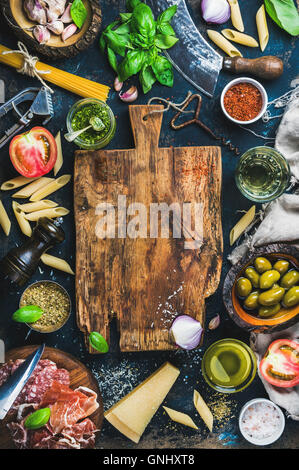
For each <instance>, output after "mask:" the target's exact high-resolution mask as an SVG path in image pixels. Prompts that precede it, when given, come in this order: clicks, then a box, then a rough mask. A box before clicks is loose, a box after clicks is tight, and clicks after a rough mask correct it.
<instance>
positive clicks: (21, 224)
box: [12, 201, 32, 237]
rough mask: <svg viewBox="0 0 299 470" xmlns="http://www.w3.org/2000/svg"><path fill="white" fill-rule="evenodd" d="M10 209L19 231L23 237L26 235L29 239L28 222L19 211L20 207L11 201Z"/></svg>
mask: <svg viewBox="0 0 299 470" xmlns="http://www.w3.org/2000/svg"><path fill="white" fill-rule="evenodd" d="M12 208H13V211H14V214H15V216H16V219H17V222H18V224H19V227H20V229H21V231H22V232H23V233H24V235H27V237H31V235H32V228H31V226H30V223H29V222H28V220H26V219H25V214H24V212H22V211H21V209H20V205H19V204H18V203H17V202H16V201H13V202H12Z"/></svg>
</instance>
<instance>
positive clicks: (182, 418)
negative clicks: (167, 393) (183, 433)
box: [163, 406, 198, 429]
mask: <svg viewBox="0 0 299 470" xmlns="http://www.w3.org/2000/svg"><path fill="white" fill-rule="evenodd" d="M163 408H164V410H165V411H166V413H167V414H168V416H169V417H170V419H172V421H175V422H176V423H180V424H184V425H185V426H189V428H193V429H198V427H197V426H196V424H195V423H194V421H193V419H192V418H190V416H189V415H186V413H181V412H180V411H176V410H173V409H172V408H167V406H163Z"/></svg>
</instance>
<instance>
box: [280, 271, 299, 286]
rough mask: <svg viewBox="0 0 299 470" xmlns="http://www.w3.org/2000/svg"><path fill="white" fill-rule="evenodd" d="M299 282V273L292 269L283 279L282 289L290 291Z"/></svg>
mask: <svg viewBox="0 0 299 470" xmlns="http://www.w3.org/2000/svg"><path fill="white" fill-rule="evenodd" d="M298 281H299V271H296V270H295V269H292V270H291V271H289V272H287V273H286V274H285V275H284V276H283V277H282V279H281V287H285V288H286V289H289V288H290V287H293V286H294V285H295V284H297V282H298Z"/></svg>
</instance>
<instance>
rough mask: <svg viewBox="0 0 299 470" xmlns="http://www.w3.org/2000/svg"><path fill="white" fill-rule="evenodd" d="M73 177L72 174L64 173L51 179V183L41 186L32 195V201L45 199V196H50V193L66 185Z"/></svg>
mask: <svg viewBox="0 0 299 470" xmlns="http://www.w3.org/2000/svg"><path fill="white" fill-rule="evenodd" d="M70 179H71V175H63V176H60V177H59V178H57V179H56V180H53V181H51V182H50V183H49V184H47V185H46V186H44V187H43V188H41V189H40V190H38V191H36V192H35V193H33V194H32V196H31V197H30V201H32V202H36V201H40V200H41V199H44V198H45V197H47V196H49V194H52V193H54V192H55V191H58V189H60V188H62V187H63V186H65V185H66V184H67V183H68V182H69V181H70Z"/></svg>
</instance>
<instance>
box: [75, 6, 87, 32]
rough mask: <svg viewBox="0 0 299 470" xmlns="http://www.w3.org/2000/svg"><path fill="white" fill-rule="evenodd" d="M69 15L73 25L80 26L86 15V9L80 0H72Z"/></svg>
mask: <svg viewBox="0 0 299 470" xmlns="http://www.w3.org/2000/svg"><path fill="white" fill-rule="evenodd" d="M71 17H72V20H73V22H74V23H75V25H76V26H77V27H78V28H82V26H83V24H84V22H85V20H86V17H87V10H86V8H85V6H84V3H83V2H82V0H74V1H73V3H72V5H71Z"/></svg>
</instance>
